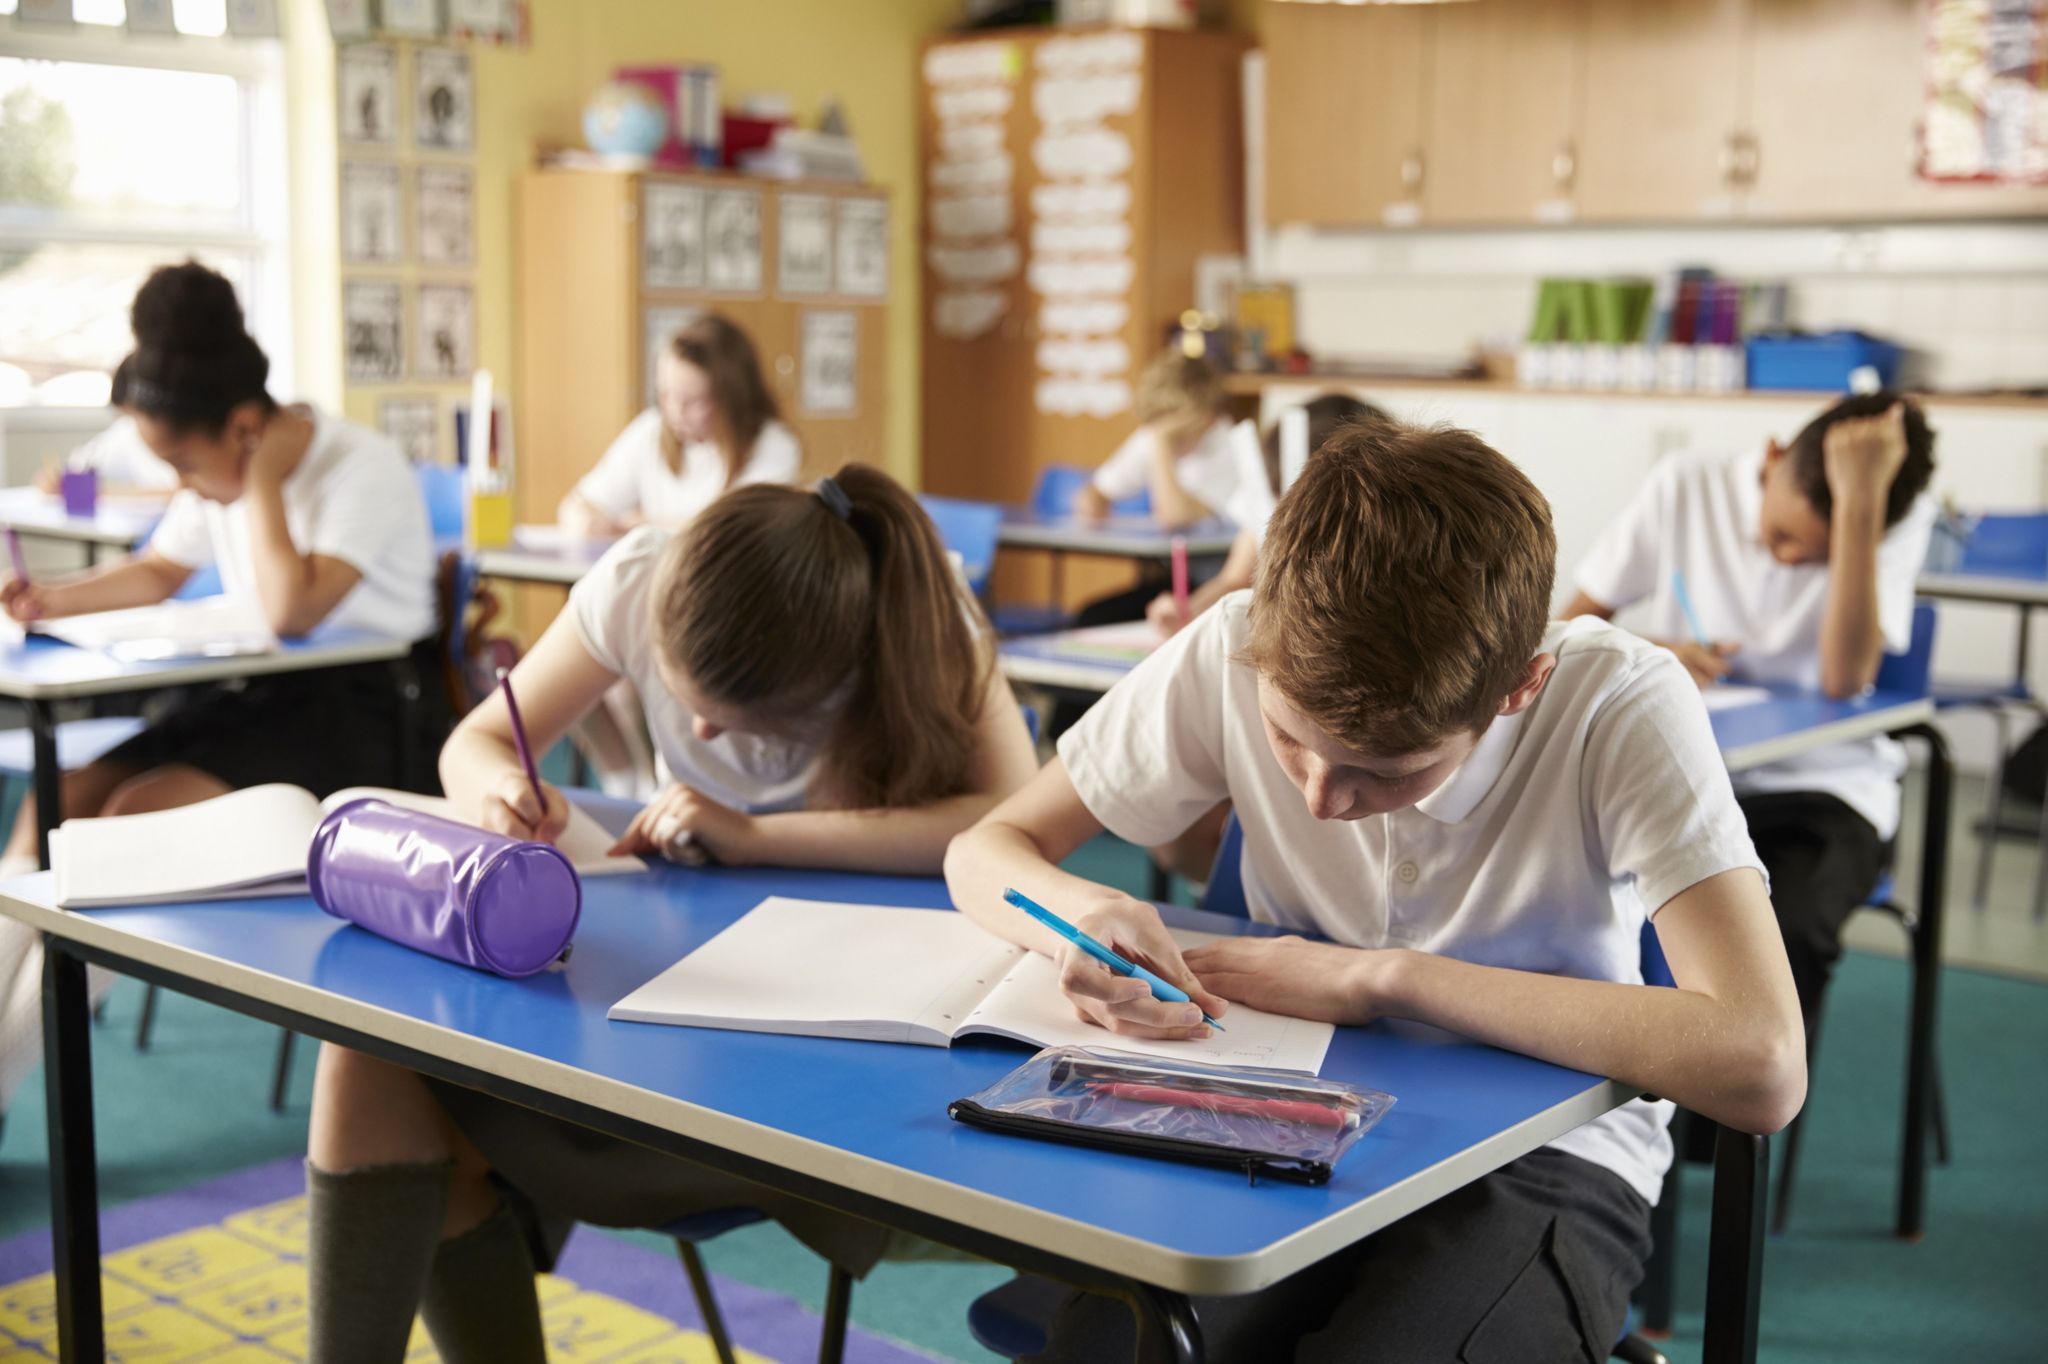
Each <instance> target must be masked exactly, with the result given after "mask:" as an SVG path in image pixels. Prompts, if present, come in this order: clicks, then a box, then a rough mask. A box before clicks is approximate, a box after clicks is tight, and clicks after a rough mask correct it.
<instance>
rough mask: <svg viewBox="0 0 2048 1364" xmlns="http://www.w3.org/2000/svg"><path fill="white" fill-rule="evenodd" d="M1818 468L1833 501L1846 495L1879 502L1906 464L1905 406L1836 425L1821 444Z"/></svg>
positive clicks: (1893, 405)
mask: <svg viewBox="0 0 2048 1364" xmlns="http://www.w3.org/2000/svg"><path fill="white" fill-rule="evenodd" d="M1820 452H1821V468H1822V469H1823V470H1824V471H1825V472H1826V474H1827V479H1828V488H1829V489H1830V491H1832V493H1833V494H1834V496H1835V497H1837V498H1840V497H1841V496H1842V495H1843V493H1844V492H1845V491H1846V492H1851V493H1854V492H1862V493H1866V494H1874V495H1875V496H1876V497H1877V498H1878V499H1879V500H1882V499H1883V497H1884V494H1885V493H1886V492H1887V491H1889V490H1890V488H1891V486H1892V479H1893V478H1894V477H1896V476H1897V475H1898V472H1899V469H1900V466H1902V465H1904V464H1905V462H1906V405H1905V403H1903V402H1896V403H1893V404H1892V405H1891V406H1890V407H1888V408H1886V409H1885V410H1884V411H1883V412H1880V413H1879V414H1878V415H1876V416H1875V417H1856V418H1852V419H1850V420H1848V421H1839V422H1836V423H1835V424H1834V425H1833V426H1830V427H1829V428H1828V430H1827V435H1826V436H1824V437H1823V438H1822V440H1821V447H1820Z"/></svg>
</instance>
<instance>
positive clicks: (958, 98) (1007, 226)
mask: <svg viewBox="0 0 2048 1364" xmlns="http://www.w3.org/2000/svg"><path fill="white" fill-rule="evenodd" d="M1022 65H1023V62H1022V58H1021V56H1020V54H1019V51H1018V48H1017V46H1016V44H1014V43H1008V42H1002V41H993V40H992V41H988V42H978V43H956V44H948V45H946V46H944V47H934V48H932V49H930V50H929V51H927V52H926V53H925V57H924V74H925V80H926V82H927V83H928V84H929V86H930V89H931V103H932V114H933V116H934V119H935V121H936V124H937V130H936V137H935V142H936V148H935V151H936V154H935V155H934V156H933V157H932V158H931V159H930V161H929V162H928V163H927V165H926V168H925V194H926V199H925V213H926V219H927V223H928V225H929V229H930V233H929V235H930V241H929V243H928V245H927V247H926V261H927V263H928V264H929V265H930V266H931V270H932V273H933V275H934V276H936V277H937V285H938V287H937V288H935V289H933V290H932V291H931V293H932V297H931V310H932V313H931V320H932V329H933V330H934V331H936V332H937V333H938V334H939V335H941V336H950V337H957V338H961V339H966V338H971V337H976V336H982V335H985V334H986V333H987V332H988V331H989V330H990V329H991V328H993V327H994V326H996V324H997V323H999V322H1001V321H1002V319H1003V315H1004V314H1005V313H1007V312H1008V311H1009V308H1010V295H1009V291H1008V290H1007V289H1006V288H1004V287H1002V286H1003V284H1004V282H1005V281H1007V280H1009V279H1012V278H1014V277H1015V276H1016V274H1017V272H1018V270H1019V269H1020V268H1021V266H1022V264H1023V253H1022V251H1021V249H1020V247H1019V245H1018V243H1017V240H1016V236H1015V233H1016V214H1015V210H1014V208H1013V204H1012V197H1013V184H1014V181H1015V179H1016V172H1017V168H1016V165H1015V162H1014V159H1013V158H1012V156H1011V154H1010V151H1009V148H1008V125H1007V122H1006V120H1007V119H1008V118H1009V116H1010V111H1011V109H1012V107H1013V106H1014V105H1015V103H1016V84H1017V79H1018V76H1019V74H1020V72H1021V69H1022ZM842 287H843V285H842Z"/></svg>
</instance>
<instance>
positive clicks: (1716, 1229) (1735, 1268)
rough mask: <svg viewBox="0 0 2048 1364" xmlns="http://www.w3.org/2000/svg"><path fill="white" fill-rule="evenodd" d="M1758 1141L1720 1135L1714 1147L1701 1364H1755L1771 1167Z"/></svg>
mask: <svg viewBox="0 0 2048 1364" xmlns="http://www.w3.org/2000/svg"><path fill="white" fill-rule="evenodd" d="M1768 1154H1769V1144H1768V1143H1767V1142H1766V1141H1765V1139H1764V1138H1762V1137H1752V1136H1750V1135H1748V1134H1747V1133H1743V1132H1736V1131H1733V1130H1732V1129H1730V1128H1726V1127H1723V1128H1721V1129H1720V1132H1719V1134H1718V1136H1717V1137H1716V1139H1715V1142H1714V1223H1713V1227H1712V1228H1711V1229H1710V1231H1709V1232H1708V1236H1707V1329H1706V1339H1705V1341H1704V1342H1703V1344H1702V1348H1701V1352H1700V1358H1701V1359H1702V1360H1703V1361H1705V1364H1754V1362H1755V1360H1756V1338H1757V1318H1758V1316H1759V1314H1760V1312H1761V1310H1762V1307H1763V1285H1764V1185H1765V1182H1766V1179H1767V1177H1768V1171H1769V1168H1770V1162H1769V1159H1768Z"/></svg>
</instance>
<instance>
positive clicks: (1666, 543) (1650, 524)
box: [1578, 454, 1936, 838]
mask: <svg viewBox="0 0 2048 1364" xmlns="http://www.w3.org/2000/svg"><path fill="white" fill-rule="evenodd" d="M1762 475H1763V456H1762V455H1760V454H1750V455H1686V456H1683V457H1680V458H1676V459H1667V460H1665V461H1663V462H1662V463H1660V464H1658V465H1657V466H1656V467H1655V468H1654V469H1652V470H1651V471H1650V477H1649V479H1648V480H1647V481H1646V482H1645V483H1644V484H1643V488H1642V491H1641V492H1639V493H1637V494H1636V498H1635V500H1634V501H1633V502H1631V503H1630V504H1629V505H1628V508H1627V509H1626V510H1625V511H1623V512H1622V514H1621V515H1620V517H1618V518H1617V519H1616V520H1615V521H1614V523H1613V524H1612V525H1610V526H1609V527H1608V528H1607V530H1606V531H1605V532H1604V533H1603V534H1602V535H1601V536H1600V538H1599V539H1598V540H1597V541H1595V542H1594V544H1593V547H1592V549H1590V550H1588V551H1587V552H1586V556H1585V558H1583V559H1581V560H1580V561H1579V568H1578V587H1579V590H1580V591H1581V592H1584V593H1585V594H1586V595H1587V596H1589V597H1591V598H1593V600H1595V601H1597V602H1599V603H1600V604H1601V605H1602V606H1609V607H1613V608H1615V609H1616V610H1619V609H1621V608H1622V607H1625V606H1630V605H1633V604H1634V603H1636V602H1643V603H1645V605H1646V606H1647V607H1648V612H1649V614H1648V617H1647V618H1646V620H1645V621H1644V624H1643V631H1644V633H1646V634H1649V635H1651V636H1654V637H1655V638H1658V639H1688V638H1690V637H1691V635H1692V627H1691V626H1690V625H1689V624H1687V622H1686V619H1685V613H1684V612H1683V611H1682V610H1681V609H1680V608H1679V605H1678V599H1677V596H1676V595H1675V593H1674V592H1673V589H1672V584H1671V575H1672V573H1673V572H1683V573H1684V574H1685V583H1686V588H1687V591H1688V593H1689V595H1690V596H1691V597H1692V603H1693V609H1694V610H1696V611H1697V612H1698V613H1699V617H1700V628H1701V629H1703V630H1705V631H1706V634H1707V638H1708V639H1715V640H1720V639H1726V640H1734V641H1735V642H1737V643H1739V644H1740V645H1741V646H1742V648H1741V650H1740V651H1739V652H1737V653H1736V654H1735V655H1734V656H1733V657H1732V658H1730V659H1729V664H1730V669H1729V676H1730V679H1731V680H1734V681H1742V682H1775V683H1781V684H1785V685H1790V686H1799V687H1819V686H1820V631H1821V623H1822V621H1823V620H1824V619H1825V617H1826V615H1827V604H1828V567H1827V565H1826V564H1801V565H1798V566H1796V567H1795V566H1788V565H1785V564H1781V563H1779V562H1778V561H1777V560H1776V559H1773V558H1772V557H1771V552H1770V550H1769V549H1768V548H1767V547H1766V546H1765V545H1764V542H1763V538H1762V519H1763V484H1762ZM1935 512H1936V507H1935V501H1934V498H1933V497H1932V496H1930V495H1928V494H1925V493H1923V494H1921V495H1920V497H1919V498H1918V499H1917V500H1916V501H1915V502H1914V503H1913V505H1912V507H1911V508H1910V509H1908V511H1907V512H1906V514H1905V516H1903V517H1901V518H1900V520H1899V523H1898V524H1897V525H1896V526H1893V527H1892V528H1891V529H1890V530H1889V531H1887V532H1886V533H1885V536H1884V539H1883V540H1882V541H1881V542H1880V543H1879V544H1878V548H1877V615H1878V625H1879V628H1880V629H1881V630H1882V631H1883V633H1884V646H1885V649H1886V650H1887V651H1888V652H1891V653H1901V652H1904V650H1905V649H1906V647H1907V646H1908V645H1909V644H1911V643H1912V640H1913V585H1914V582H1915V580H1916V579H1917V578H1918V577H1919V576H1920V567H1921V565H1922V564H1923V563H1924V562H1925V561H1926V559H1927V540H1928V536H1929V535H1930V534H1931V533H1932V531H1933V529H1934V518H1935ZM1905 770H1906V755H1905V751H1904V750H1903V749H1902V748H1901V747H1900V746H1899V745H1898V744H1896V743H1894V742H1893V741H1891V740H1890V739H1885V738H1873V739H1859V740H1856V741H1855V742H1853V743H1844V744H1831V745H1829V746H1828V747H1826V748H1823V749H1817V750H1815V751H1813V752H1810V753H1803V754H1800V755H1799V756H1798V757H1796V758H1787V759H1785V760H1784V761H1782V762H1775V763H1771V764H1769V765H1767V766H1764V767H1757V768H1751V769H1750V770H1749V771H1747V772H1742V773H1738V774H1737V775H1736V777H1735V789H1736V790H1737V791H1739V792H1742V793H1743V794H1745V795H1748V794H1751V793H1757V794H1761V793H1765V792H1773V791H1819V792H1824V793H1826V794H1828V795H1832V796H1834V797H1836V798H1837V799H1838V800H1840V801H1842V803H1843V804H1845V805H1847V806H1848V807H1849V808H1850V809H1852V810H1854V811H1855V812H1856V813H1857V814H1859V815H1861V816H1863V818H1865V819H1866V820H1869V821H1870V825H1871V827H1872V828H1874V829H1876V830H1877V834H1878V837H1880V838H1890V837H1891V836H1892V835H1893V834H1895V833H1897V832H1898V828H1899V777H1900V775H1901V774H1902V773H1903V772H1904V771H1905Z"/></svg>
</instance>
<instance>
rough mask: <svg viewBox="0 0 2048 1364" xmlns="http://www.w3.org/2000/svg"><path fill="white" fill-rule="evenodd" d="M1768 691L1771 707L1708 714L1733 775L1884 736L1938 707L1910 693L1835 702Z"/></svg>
mask: <svg viewBox="0 0 2048 1364" xmlns="http://www.w3.org/2000/svg"><path fill="white" fill-rule="evenodd" d="M1769 690H1770V691H1771V692H1772V693H1773V695H1772V698H1771V699H1770V700H1768V701H1759V702H1757V703H1756V704H1754V705H1748V706H1736V707H1732V708H1730V709H1728V710H1711V711H1708V712H1707V718H1708V720H1709V721H1710V722H1711V723H1712V724H1713V726H1714V742H1715V743H1716V744H1718V745H1719V746H1720V749H1721V757H1722V759H1723V760H1724V761H1725V762H1726V763H1727V765H1728V769H1729V770H1730V771H1731V772H1740V771H1744V770H1746V769H1748V768H1752V767H1759V766H1762V765H1763V764H1765V763H1770V762H1778V761H1780V760H1782V759H1785V758H1789V757H1792V756H1794V755H1795V754H1799V753H1805V752H1809V751H1811V750H1813V749H1816V748H1824V747H1826V746H1827V745H1829V744H1838V743H1846V742H1848V741H1849V740H1851V739H1862V738H1868V737H1870V736H1872V735H1876V734H1884V733H1887V732H1889V731H1891V730H1894V729H1898V728H1901V727H1902V726H1905V725H1910V724H1915V723H1917V722H1919V721H1921V720H1925V719H1928V718H1930V717H1931V716H1932V715H1933V714H1934V704H1933V702H1931V701H1929V700H1928V699H1927V698H1926V697H1924V696H1914V695H1911V694H1910V693H1906V692H1884V691H1873V692H1869V693H1867V694H1865V695H1863V696H1859V697H1857V698H1855V699H1854V700H1850V701H1834V700H1830V699H1828V698H1827V697H1825V696H1822V695H1820V694H1819V693H1818V692H1810V691H1806V690H1804V689H1801V688H1793V687H1772V688H1770V689H1769Z"/></svg>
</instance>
